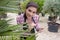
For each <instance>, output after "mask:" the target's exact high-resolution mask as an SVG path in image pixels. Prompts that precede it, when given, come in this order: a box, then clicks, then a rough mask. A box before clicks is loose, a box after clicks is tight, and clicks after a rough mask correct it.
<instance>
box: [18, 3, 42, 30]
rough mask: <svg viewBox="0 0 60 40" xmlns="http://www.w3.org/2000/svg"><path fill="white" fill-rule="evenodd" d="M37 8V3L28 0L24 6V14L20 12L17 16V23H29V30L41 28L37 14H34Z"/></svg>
mask: <svg viewBox="0 0 60 40" xmlns="http://www.w3.org/2000/svg"><path fill="white" fill-rule="evenodd" d="M37 9H38V5H37V4H35V3H34V2H29V3H28V4H27V6H26V10H25V13H24V14H21V15H19V16H18V17H17V23H18V24H23V23H24V22H26V23H27V24H29V28H30V29H29V30H30V31H31V30H32V29H33V28H35V29H36V30H37V31H39V30H41V29H40V25H39V23H38V22H39V16H38V15H37V14H36V13H37Z"/></svg>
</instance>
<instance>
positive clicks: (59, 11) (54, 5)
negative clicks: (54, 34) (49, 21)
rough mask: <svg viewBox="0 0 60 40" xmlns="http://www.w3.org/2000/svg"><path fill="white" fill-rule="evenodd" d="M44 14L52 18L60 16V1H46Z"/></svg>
mask: <svg viewBox="0 0 60 40" xmlns="http://www.w3.org/2000/svg"><path fill="white" fill-rule="evenodd" d="M42 12H43V13H45V12H47V13H48V14H49V15H50V16H60V0H45V2H44V6H43V10H42Z"/></svg>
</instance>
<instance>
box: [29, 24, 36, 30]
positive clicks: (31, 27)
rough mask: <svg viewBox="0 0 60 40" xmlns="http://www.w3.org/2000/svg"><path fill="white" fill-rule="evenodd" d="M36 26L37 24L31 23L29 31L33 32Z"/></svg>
mask: <svg viewBox="0 0 60 40" xmlns="http://www.w3.org/2000/svg"><path fill="white" fill-rule="evenodd" d="M35 25H36V24H35V23H29V28H28V29H29V30H30V31H31V30H32V29H33V28H34V27H35Z"/></svg>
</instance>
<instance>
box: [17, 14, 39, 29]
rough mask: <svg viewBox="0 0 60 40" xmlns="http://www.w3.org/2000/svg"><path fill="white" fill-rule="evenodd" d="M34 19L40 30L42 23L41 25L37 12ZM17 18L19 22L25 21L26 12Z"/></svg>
mask: <svg viewBox="0 0 60 40" xmlns="http://www.w3.org/2000/svg"><path fill="white" fill-rule="evenodd" d="M33 19H34V21H35V24H36V26H35V28H36V30H39V28H40V25H39V16H38V15H37V14H35V15H34V16H33ZM16 20H17V24H22V23H24V14H21V15H19V16H17V18H16Z"/></svg>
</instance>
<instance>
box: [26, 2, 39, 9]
mask: <svg viewBox="0 0 60 40" xmlns="http://www.w3.org/2000/svg"><path fill="white" fill-rule="evenodd" d="M31 6H32V7H35V8H38V5H37V4H36V3H35V2H29V3H28V4H27V5H26V9H27V8H28V7H31Z"/></svg>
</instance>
